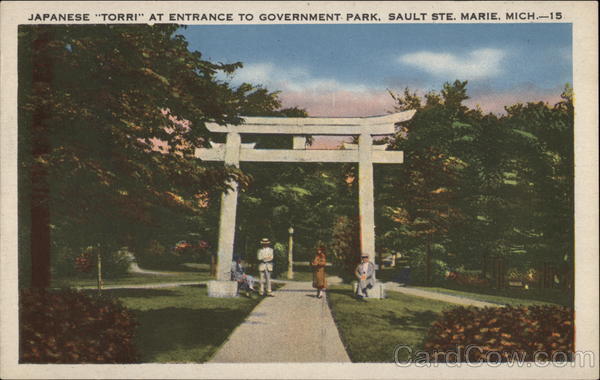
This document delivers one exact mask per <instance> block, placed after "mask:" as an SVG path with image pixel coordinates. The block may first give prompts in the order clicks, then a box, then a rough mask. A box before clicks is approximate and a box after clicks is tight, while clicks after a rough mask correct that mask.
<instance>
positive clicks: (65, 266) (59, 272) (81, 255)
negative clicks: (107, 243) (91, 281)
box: [53, 247, 133, 278]
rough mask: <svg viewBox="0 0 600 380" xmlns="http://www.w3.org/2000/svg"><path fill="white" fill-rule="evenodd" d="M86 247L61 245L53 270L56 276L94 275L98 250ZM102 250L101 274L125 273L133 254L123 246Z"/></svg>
mask: <svg viewBox="0 0 600 380" xmlns="http://www.w3.org/2000/svg"><path fill="white" fill-rule="evenodd" d="M99 249H101V248H97V247H87V248H85V249H83V250H75V249H71V248H68V247H62V248H60V249H58V251H57V255H56V256H57V258H56V259H55V261H54V263H53V271H54V274H55V275H56V276H57V277H94V276H96V275H97V263H98V261H97V260H98V255H97V254H98V250H99ZM101 252H102V276H103V277H105V278H111V277H118V276H122V275H124V274H126V273H127V270H128V269H129V265H130V264H131V261H132V260H133V254H132V253H131V252H129V251H128V250H127V248H126V247H123V248H121V249H119V250H117V251H109V252H107V251H101Z"/></svg>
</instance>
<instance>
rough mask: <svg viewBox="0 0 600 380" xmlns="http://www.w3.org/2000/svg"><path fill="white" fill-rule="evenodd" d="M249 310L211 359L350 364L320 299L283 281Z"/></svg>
mask: <svg viewBox="0 0 600 380" xmlns="http://www.w3.org/2000/svg"><path fill="white" fill-rule="evenodd" d="M274 294H275V297H267V298H265V299H264V300H263V301H262V302H261V303H259V304H258V306H256V308H254V310H253V311H252V312H251V313H250V315H249V316H248V317H247V318H246V320H245V321H244V322H243V323H242V324H241V325H239V326H238V327H237V328H236V329H235V330H234V331H233V333H232V334H231V336H230V337H229V339H228V340H227V342H225V344H224V345H223V346H222V347H221V348H220V350H219V351H217V353H216V354H215V356H214V357H213V358H212V360H211V362H217V363H234V362H235V363H239V362H246V363H248V362H253V363H266V362H269V363H273V362H279V363H282V362H284V363H287V362H303V363H319V362H338V363H339V362H350V358H349V357H348V354H347V353H346V350H345V349H344V346H343V344H342V341H341V339H340V336H339V334H338V331H337V327H336V326H335V323H334V322H333V317H332V316H331V311H330V310H329V306H328V305H327V301H326V300H325V298H322V299H318V298H316V297H315V295H316V294H315V290H314V289H312V287H311V283H310V282H289V283H286V284H285V285H284V286H283V287H282V288H280V289H279V290H277V291H276V292H274Z"/></svg>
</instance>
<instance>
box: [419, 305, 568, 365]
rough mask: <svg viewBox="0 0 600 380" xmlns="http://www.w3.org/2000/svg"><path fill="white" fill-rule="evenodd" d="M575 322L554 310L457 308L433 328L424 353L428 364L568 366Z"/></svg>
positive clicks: (563, 310) (559, 309)
mask: <svg viewBox="0 0 600 380" xmlns="http://www.w3.org/2000/svg"><path fill="white" fill-rule="evenodd" d="M573 321H574V315H573V309H569V308H565V307H562V306H554V305H544V306H530V307H511V306H508V307H502V308H484V309H477V308H473V307H470V308H465V307H457V308H454V309H452V310H449V311H445V312H444V313H443V314H442V317H441V318H440V319H439V320H437V321H436V322H434V323H433V324H432V326H431V328H430V329H429V332H428V334H427V338H426V342H425V344H424V348H425V350H426V351H427V352H428V353H429V354H430V359H431V361H452V362H454V361H458V362H460V361H470V362H478V361H486V362H506V361H508V360H511V359H512V360H516V359H517V358H520V359H521V360H527V361H532V360H536V361H538V360H541V361H545V360H552V361H566V360H569V359H570V358H571V355H572V354H573V350H574V337H575V331H574V328H573ZM469 346H471V347H472V349H468V347H469Z"/></svg>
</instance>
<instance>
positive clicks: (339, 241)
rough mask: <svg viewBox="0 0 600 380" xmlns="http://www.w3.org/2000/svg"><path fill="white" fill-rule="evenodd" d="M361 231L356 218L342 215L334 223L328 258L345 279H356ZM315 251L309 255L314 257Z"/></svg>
mask: <svg viewBox="0 0 600 380" xmlns="http://www.w3.org/2000/svg"><path fill="white" fill-rule="evenodd" d="M359 236H360V233H359V224H358V222H357V220H356V219H353V218H349V217H347V216H340V217H338V218H337V219H336V221H335V224H334V225H333V231H332V237H331V243H330V245H329V247H328V248H329V249H328V251H329V252H330V253H331V255H328V259H329V258H331V259H330V260H331V262H333V265H334V267H335V268H337V269H338V270H339V276H340V277H341V278H342V279H343V280H344V281H345V282H350V281H353V280H355V277H354V270H355V268H356V265H358V263H359V262H360V253H361V252H360V238H359ZM313 254H314V251H313V252H311V253H310V254H309V255H308V256H309V259H312V255H313Z"/></svg>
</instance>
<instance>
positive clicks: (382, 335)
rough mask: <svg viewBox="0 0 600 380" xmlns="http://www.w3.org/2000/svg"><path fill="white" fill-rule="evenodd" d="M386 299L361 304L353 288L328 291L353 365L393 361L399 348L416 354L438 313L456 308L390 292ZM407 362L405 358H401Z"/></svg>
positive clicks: (333, 287)
mask: <svg viewBox="0 0 600 380" xmlns="http://www.w3.org/2000/svg"><path fill="white" fill-rule="evenodd" d="M387 297H388V298H386V299H384V300H369V301H366V302H361V301H358V300H356V299H355V298H354V296H353V293H352V287H351V286H350V285H336V286H332V287H331V289H329V291H328V292H327V298H328V301H329V305H330V306H331V311H332V313H333V317H334V319H335V321H336V324H337V326H338V330H339V332H340V335H341V337H342V341H343V342H344V345H345V346H346V350H347V351H348V355H350V359H351V360H352V361H353V362H394V350H395V348H396V347H397V346H398V345H408V346H411V347H412V348H413V352H415V351H416V350H419V349H420V347H422V343H423V340H424V338H425V335H426V333H427V331H428V329H429V326H430V325H431V323H433V321H435V320H436V319H437V318H438V317H439V315H440V314H439V313H440V312H441V311H442V310H444V309H448V308H452V307H454V305H452V304H449V303H446V302H441V301H434V300H428V299H425V298H420V297H412V296H408V295H404V294H401V293H395V292H387ZM401 353H402V354H406V351H404V350H402V351H401ZM407 359H408V357H407V356H406V355H405V356H403V357H400V360H407Z"/></svg>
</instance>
